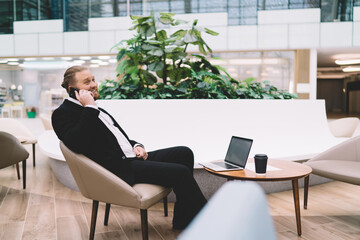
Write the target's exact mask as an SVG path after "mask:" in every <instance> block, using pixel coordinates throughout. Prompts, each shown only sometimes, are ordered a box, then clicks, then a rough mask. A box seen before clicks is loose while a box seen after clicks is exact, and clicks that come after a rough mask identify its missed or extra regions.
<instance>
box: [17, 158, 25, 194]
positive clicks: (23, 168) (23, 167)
mask: <svg viewBox="0 0 360 240" xmlns="http://www.w3.org/2000/svg"><path fill="white" fill-rule="evenodd" d="M17 165H19V164H18V163H17ZM22 172H23V189H25V188H26V159H25V160H23V161H22Z"/></svg>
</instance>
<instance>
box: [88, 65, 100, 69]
mask: <svg viewBox="0 0 360 240" xmlns="http://www.w3.org/2000/svg"><path fill="white" fill-rule="evenodd" d="M89 67H91V68H98V67H99V65H98V64H90V66H89Z"/></svg>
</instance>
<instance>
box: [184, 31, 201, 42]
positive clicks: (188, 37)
mask: <svg viewBox="0 0 360 240" xmlns="http://www.w3.org/2000/svg"><path fill="white" fill-rule="evenodd" d="M197 40H198V39H197V37H196V36H195V35H193V34H190V33H189V32H187V33H186V34H185V36H184V42H185V43H192V42H196V41H197Z"/></svg>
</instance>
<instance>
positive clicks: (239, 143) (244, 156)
mask: <svg viewBox="0 0 360 240" xmlns="http://www.w3.org/2000/svg"><path fill="white" fill-rule="evenodd" d="M252 143H253V140H252V139H247V138H241V137H235V136H233V137H232V138H231V141H230V144H229V148H228V151H227V153H226V157H225V161H226V162H230V163H232V164H235V165H237V166H240V167H243V168H244V167H245V165H246V162H247V160H248V157H249V153H250V149H251V145H252Z"/></svg>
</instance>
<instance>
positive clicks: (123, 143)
mask: <svg viewBox="0 0 360 240" xmlns="http://www.w3.org/2000/svg"><path fill="white" fill-rule="evenodd" d="M67 100H69V101H71V102H73V103H76V104H78V105H80V106H82V105H81V103H80V102H79V101H78V100H76V99H74V98H71V97H68V98H67ZM85 107H92V108H95V109H98V110H99V108H98V106H96V105H86V106H85ZM99 112H100V114H99V119H100V120H101V121H102V122H103V123H104V124H105V126H106V127H107V128H108V129H109V130H110V132H112V134H114V136H115V138H116V140H117V142H118V143H119V146H120V148H121V150H122V151H123V152H124V154H125V156H126V157H127V158H133V157H136V154H135V153H134V151H133V147H132V146H131V144H130V142H129V141H128V140H127V138H126V137H125V136H124V134H123V133H122V132H121V131H120V129H119V128H117V127H116V126H115V125H114V122H113V120H112V119H111V118H110V116H109V115H108V114H106V113H104V112H103V111H101V110H99ZM139 145H140V144H136V145H135V146H134V147H136V146H139ZM140 146H141V145H140Z"/></svg>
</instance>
